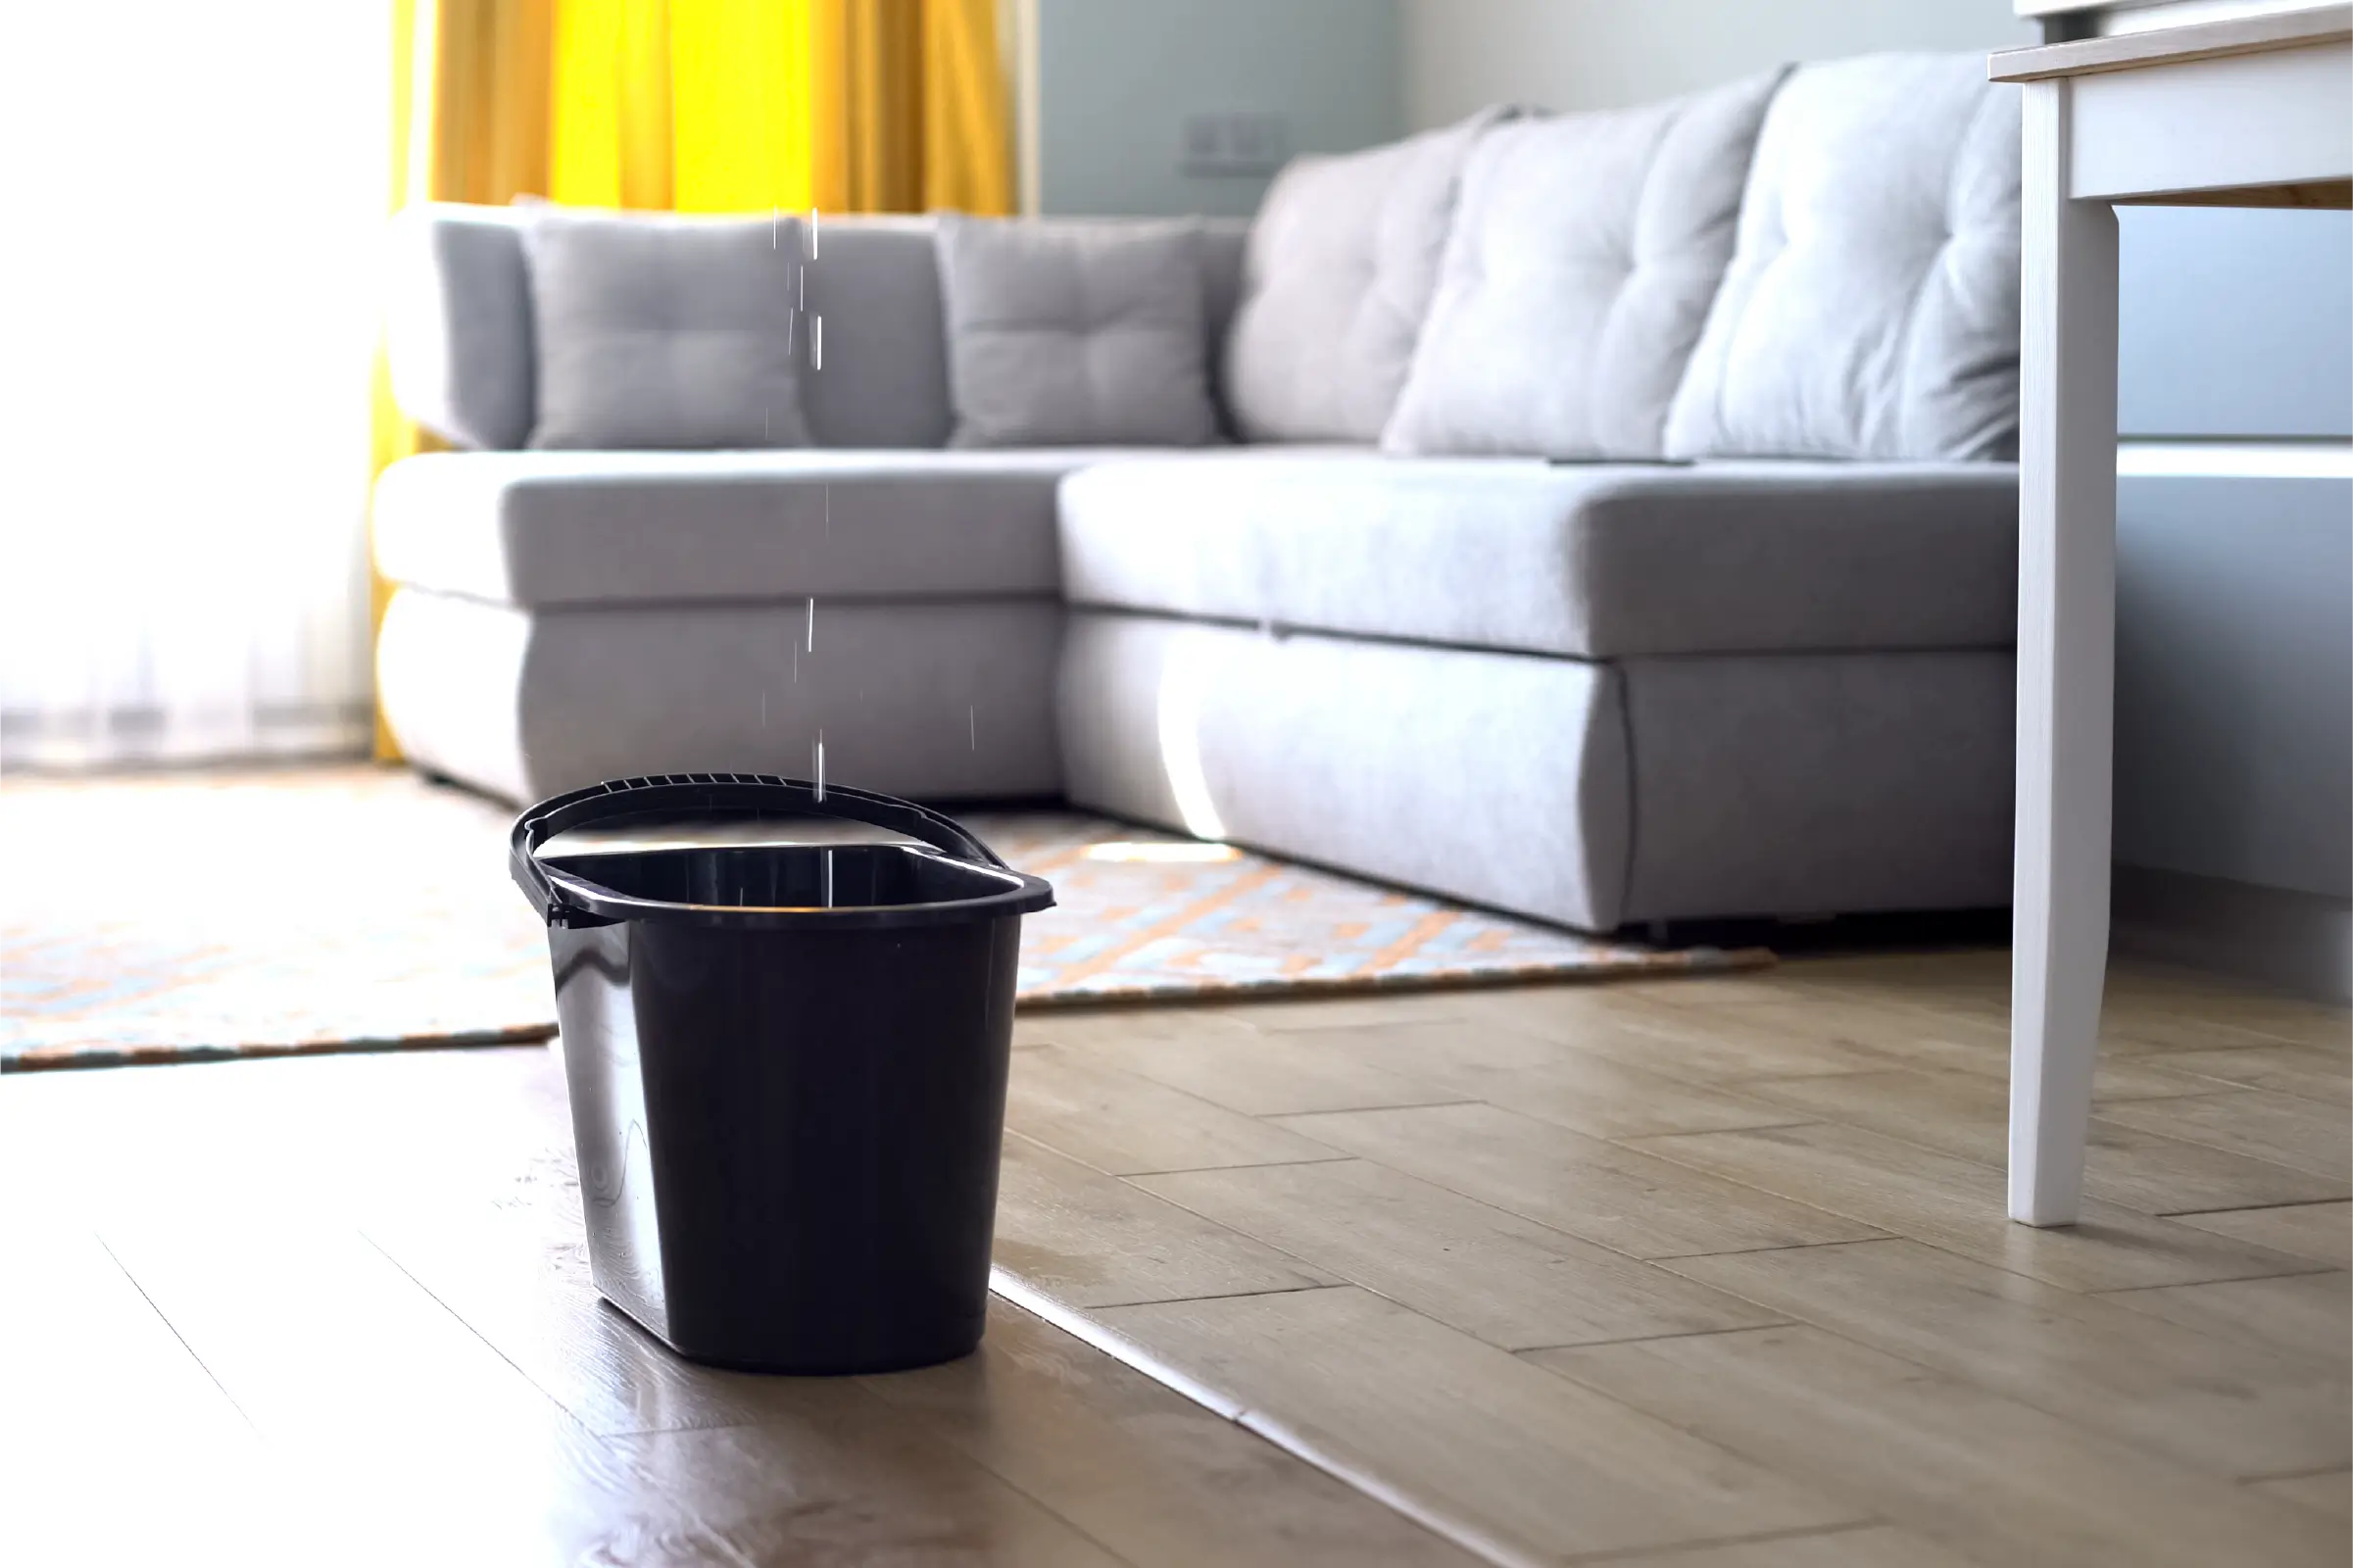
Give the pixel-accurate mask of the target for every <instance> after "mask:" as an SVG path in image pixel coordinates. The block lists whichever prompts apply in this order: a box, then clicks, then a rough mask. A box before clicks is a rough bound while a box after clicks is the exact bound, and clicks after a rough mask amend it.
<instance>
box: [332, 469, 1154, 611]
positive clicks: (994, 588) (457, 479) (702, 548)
mask: <svg viewBox="0 0 2353 1568" xmlns="http://www.w3.org/2000/svg"><path fill="white" fill-rule="evenodd" d="M1109 455H1112V454H1108V453H1105V452H1103V451H1095V450H1074V449H1059V450H1034V451H1024V452H876V451H858V452H843V451H820V450H803V451H792V452H692V453H689V452H680V453H643V452H640V453H613V452H466V453H435V454H431V455H429V456H424V457H417V458H410V459H408V460H406V461H404V462H401V463H397V464H395V465H393V466H392V467H390V468H389V469H387V470H386V471H385V473H384V476H383V478H382V479H381V480H379V481H378V482H377V486H376V505H375V541H376V543H375V548H376V563H377V565H378V567H379V568H380V569H381V570H382V571H383V573H384V575H385V576H387V577H389V578H391V579H392V580H393V581H395V582H402V583H408V584H411V585H413V586H416V587H422V588H431V589H435V590H438V591H439V592H442V593H451V594H463V595H465V596H466V597H468V598H472V599H480V600H488V601H491V602H494V603H503V604H515V605H593V604H654V603H669V602H679V601H697V600H760V599H776V598H784V597H794V596H800V595H809V594H813V595H819V596H823V595H850V596H855V597H860V598H869V599H919V598H938V597H950V598H953V597H966V596H972V595H999V594H1052V593H1054V591H1055V589H1056V587H1057V586H1058V577H1057V575H1056V571H1055V564H1054V484H1055V481H1057V480H1058V479H1060V478H1061V476H1062V475H1063V474H1064V473H1067V472H1068V471H1069V470H1070V469H1072V468H1074V467H1076V466H1080V465H1081V464H1085V463H1089V462H1093V461H1096V460H1097V459H1100V458H1103V457H1105V456H1109Z"/></svg>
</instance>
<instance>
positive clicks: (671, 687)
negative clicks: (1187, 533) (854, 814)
mask: <svg viewBox="0 0 2353 1568" xmlns="http://www.w3.org/2000/svg"><path fill="white" fill-rule="evenodd" d="M1062 619H1063V611H1062V607H1061V605H1060V604H1059V603H1057V602H1056V601H1054V600H1051V599H1036V598H1018V599H1001V600H952V601H902V602H873V601H826V600H819V601H818V602H817V609H816V616H815V628H814V637H813V641H812V638H811V635H810V627H809V608H808V604H807V602H806V601H795V602H793V603H790V604H782V605H778V604H751V605H737V604H708V603H705V604H695V605H689V606H659V605H635V606H613V607H604V608H595V609H580V610H568V609H567V610H550V609H539V610H526V609H518V608H516V607H515V606H512V605H496V604H489V603H486V602H484V601H481V600H475V599H465V598H460V597H458V596H456V595H450V594H438V593H432V592H429V591H426V590H422V589H417V588H403V589H401V590H400V591H399V592H398V593H397V594H396V595H395V596H394V597H393V601H392V604H391V606H390V608H389V610H388V611H387V612H386V614H385V617H384V630H383V635H382V637H381V639H380V641H379V643H378V645H377V654H376V684H377V692H378V700H379V702H380V703H381V704H382V707H383V712H384V716H385V720H386V722H387V723H388V724H389V725H390V726H391V729H392V734H393V737H394V739H395V740H397V741H398V742H399V744H400V747H401V750H402V752H403V753H404V754H405V755H406V756H408V757H409V758H410V760H413V761H415V762H416V763H417V765H418V766H419V767H423V768H426V769H428V770H430V771H433V772H437V773H442V774H446V775H447V776H449V777H451V778H455V779H458V780H460V781H462V782H464V783H467V784H471V785H473V786H475V787H477V788H480V789H484V790H487V791H489V792H491V793H492V794H495V795H499V796H503V797H505V798H507V799H509V800H513V801H517V802H528V801H533V800H541V799H544V798H546V797H547V796H550V795H554V794H558V793H560V792H562V791H564V790H569V789H576V788H578V787H580V786H582V785H587V784H593V783H596V782H598V781H600V780H602V779H608V778H618V777H625V776H630V775H635V774H643V773H662V772H689V771H735V772H770V773H785V774H790V775H792V776H794V777H801V778H806V777H809V776H811V774H812V773H813V771H814V768H815V763H816V746H817V742H818V739H819V737H820V735H821V736H822V737H823V740H824V746H825V768H826V776H827V777H828V778H830V779H833V780H835V781H837V782H840V783H846V784H856V785H858V787H860V788H864V789H874V790H881V791H883V792H885V793H887V794H892V795H903V796H911V797H915V798H918V799H926V800H980V799H1019V798H1027V797H1034V796H1049V795H1054V794H1056V793H1058V792H1059V790H1060V787H1061V770H1060V766H1059V761H1058V755H1059V753H1058V747H1057V744H1056V740H1055V735H1054V710H1053V695H1052V694H1053V690H1054V656H1055V651H1056V648H1057V646H1058V644H1059V641H1060V634H1061V626H1062Z"/></svg>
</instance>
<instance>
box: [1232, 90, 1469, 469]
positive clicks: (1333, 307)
mask: <svg viewBox="0 0 2353 1568" xmlns="http://www.w3.org/2000/svg"><path fill="white" fill-rule="evenodd" d="M1510 113H1511V111H1508V110H1502V109H1491V110H1487V111H1485V112H1483V113H1481V114H1479V115H1476V116H1474V117H1473V118H1471V119H1469V120H1466V121H1464V122H1463V123H1460V124H1458V125H1449V126H1447V127H1446V128H1445V129H1443V130H1433V131H1426V132H1424V133H1423V134H1421V135H1419V136H1411V137H1408V138H1406V139H1405V140H1403V141H1399V142H1393V143H1391V144H1390V145H1388V146H1386V147H1375V148H1372V149H1370V150H1369V151H1366V152H1360V153H1350V154H1348V155H1346V156H1344V157H1305V158H1295V159H1293V160H1292V161H1291V162H1290V163H1289V164H1286V165H1285V166H1284V167H1283V172H1281V173H1280V174H1278V175H1276V176H1275V182H1274V184H1273V185H1272V186H1271V187H1269V188H1268V190H1267V192H1266V198H1265V200H1264V201H1262V202H1260V203H1259V204H1258V215H1257V217H1255V218H1253V219H1252V220H1250V242H1249V248H1248V249H1247V250H1246V251H1245V253H1244V257H1243V274H1242V299H1241V302H1240V303H1239V304H1238V305H1237V306H1236V308H1235V311H1234V319H1233V324H1232V325H1231V326H1230V327H1229V328H1228V329H1227V332H1226V360H1225V392H1226V404H1227V407H1228V409H1229V410H1230V411H1231V412H1232V414H1233V417H1234V427H1235V428H1236V429H1237V430H1238V431H1240V432H1241V434H1242V435H1243V436H1244V437H1245V438H1246V439H1249V440H1252V441H1375V440H1378V439H1380V435H1381V426H1382V425H1383V424H1384V423H1386V422H1387V420H1388V418H1389V414H1390V410H1391V409H1392V408H1393V407H1394V406H1395V405H1396V403H1397V389H1398V388H1399V387H1401V386H1403V385H1404V384H1405V368H1406V366H1407V364H1408V363H1409V362H1410V361H1411V360H1412V358H1413V344H1414V339H1415V337H1416V336H1417V335H1418V334H1419V333H1420V331H1421V328H1422V319H1423V317H1424V316H1425V315H1426V314H1427V313H1428V311H1429V308H1430V291H1431V289H1432V288H1433V287H1434V286H1435V285H1436V283H1437V281H1438V263H1439V257H1440V255H1441V254H1442V253H1443V252H1444V251H1445V249H1446V229H1447V225H1448V224H1449V222H1450V221H1451V220H1452V215H1453V212H1454V192H1455V184H1456V180H1457V178H1458V176H1459V175H1460V174H1461V172H1462V165H1463V160H1464V158H1465V157H1467V156H1468V155H1469V153H1470V150H1471V147H1472V144H1473V143H1474V142H1475V141H1477V139H1478V137H1479V135H1480V133H1481V132H1482V131H1483V130H1485V129H1486V128H1487V127H1488V126H1489V125H1491V124H1494V123H1497V122H1498V121H1501V120H1504V119H1507V118H1508V117H1509V115H1510Z"/></svg>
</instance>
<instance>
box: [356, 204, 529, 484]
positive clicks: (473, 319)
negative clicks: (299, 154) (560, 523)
mask: <svg viewBox="0 0 2353 1568" xmlns="http://www.w3.org/2000/svg"><path fill="white" fill-rule="evenodd" d="M522 221H523V220H522V216H521V215H520V214H518V213H516V212H515V210H514V209H512V208H506V207H469V206H465V205H462V204H460V203H456V202H422V203H418V204H417V205H415V206H412V207H409V208H406V209H404V210H403V211H402V212H401V213H399V214H398V215H397V216H395V217H394V218H393V220H392V225H391V234H390V243H389V253H390V254H389V256H388V258H387V265H386V269H385V272H386V277H385V296H386V297H385V312H384V330H385V345H386V353H387V358H388V360H389V361H390V365H391V370H392V395H393V397H394V399H395V400H396V401H397V402H398V403H399V404H400V407H401V412H402V413H404V414H406V415H407V416H408V417H410V418H412V419H415V420H416V421H417V423H418V424H421V425H423V426H424V427H425V428H426V429H428V430H430V431H432V432H433V433H434V434H435V435H437V436H440V437H441V438H442V439H443V440H446V441H448V442H450V443H451V444H452V445H453V446H459V447H472V448H479V449H487V450H491V451H508V450H513V449H515V448H517V447H520V446H521V445H522V444H523V442H524V441H525V440H526V439H527V438H528V437H529V436H530V433H531V421H532V418H533V417H534V415H535V386H534V382H535V379H536V378H535V375H534V370H533V364H532V357H533V354H532V342H531V283H530V276H529V274H528V272H527V271H526V270H525V267H524V261H523V247H522V228H521V223H522Z"/></svg>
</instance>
